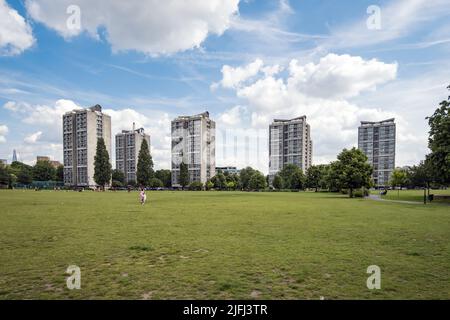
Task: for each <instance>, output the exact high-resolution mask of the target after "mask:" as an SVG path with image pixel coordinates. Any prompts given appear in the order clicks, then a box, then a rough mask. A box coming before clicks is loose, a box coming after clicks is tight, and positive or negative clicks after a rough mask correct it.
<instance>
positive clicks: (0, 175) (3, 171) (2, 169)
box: [0, 163, 10, 186]
mask: <svg viewBox="0 0 450 320" xmlns="http://www.w3.org/2000/svg"><path fill="white" fill-rule="evenodd" d="M9 180H10V173H9V172H8V168H7V167H6V166H5V165H4V164H3V163H0V186H7V185H8V184H9Z"/></svg>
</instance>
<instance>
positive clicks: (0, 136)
mask: <svg viewBox="0 0 450 320" xmlns="http://www.w3.org/2000/svg"><path fill="white" fill-rule="evenodd" d="M8 131H9V129H8V127H7V126H5V125H0V143H4V142H6V137H5V136H6V135H7V134H8Z"/></svg>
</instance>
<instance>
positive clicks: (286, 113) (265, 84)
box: [220, 54, 406, 171]
mask: <svg viewBox="0 0 450 320" xmlns="http://www.w3.org/2000/svg"><path fill="white" fill-rule="evenodd" d="M266 67H268V66H266ZM230 68H232V67H229V68H224V69H225V70H230ZM238 68H239V67H238ZM238 68H232V69H233V70H236V69H238ZM280 68H281V67H279V66H277V67H276V68H274V69H275V70H278V69H280ZM224 69H222V70H224ZM243 69H245V67H244V68H243ZM287 71H288V72H287V74H286V75H284V74H281V75H279V76H278V75H277V74H278V73H264V72H263V73H259V74H258V76H257V77H255V78H252V79H251V81H248V82H235V83H234V85H233V86H232V88H233V89H234V90H235V92H236V96H237V97H238V98H239V99H240V102H241V104H242V105H244V106H246V108H245V109H243V108H237V107H233V108H231V109H229V110H227V111H225V112H224V113H223V114H222V115H221V116H220V118H224V119H225V120H227V119H228V118H229V119H239V118H240V117H242V116H243V112H242V111H243V110H246V112H248V113H249V114H250V123H251V128H253V129H264V130H267V128H268V125H269V124H270V122H271V121H272V120H273V119H274V118H293V117H297V116H301V115H306V116H307V118H308V122H309V123H310V124H311V128H312V138H313V141H314V162H315V163H322V162H328V161H331V160H333V159H334V158H335V156H336V154H337V153H338V151H340V150H342V148H344V147H351V146H353V145H355V143H356V141H357V127H358V125H359V121H361V120H374V121H375V120H382V119H386V118H390V117H396V118H397V119H398V120H400V119H399V116H398V115H397V114H395V113H393V112H388V111H385V110H382V109H380V108H365V107H361V106H359V105H357V104H355V103H353V102H351V100H350V98H352V97H355V96H358V95H361V94H362V93H363V92H365V91H370V90H372V91H373V90H376V88H377V86H379V85H381V84H384V83H386V82H388V81H390V80H393V79H395V78H396V73H397V64H396V63H393V64H388V63H384V62H380V61H377V60H364V59H362V58H361V57H354V56H349V55H336V54H329V55H327V56H325V57H323V58H322V59H320V60H319V61H318V63H308V64H303V65H302V64H300V63H299V62H298V61H297V60H292V61H291V62H290V63H289V64H288V66H287ZM222 81H223V79H222ZM402 120H403V119H402ZM225 122H226V121H225ZM229 122H230V121H229ZM231 122H233V121H231ZM405 122H406V121H402V126H399V130H400V131H402V130H404V128H405V126H404V125H405ZM265 166H267V164H266V165H265ZM265 171H266V170H265Z"/></svg>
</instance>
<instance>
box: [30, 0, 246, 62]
mask: <svg viewBox="0 0 450 320" xmlns="http://www.w3.org/2000/svg"><path fill="white" fill-rule="evenodd" d="M238 4H239V0H209V1H200V0H185V1H178V0H166V1H159V0H147V1H142V0H128V1H111V0H98V1H89V0H60V1H56V2H55V1H53V0H27V1H26V7H27V11H28V13H29V14H30V16H31V17H32V18H33V19H34V20H36V21H39V22H41V23H43V24H45V25H46V26H48V27H50V28H52V29H54V30H56V31H57V32H58V33H59V34H61V35H62V36H64V37H65V38H70V37H74V36H77V35H79V34H80V33H81V32H83V31H86V32H88V33H89V34H90V35H92V36H94V37H97V38H99V37H100V36H99V29H101V28H104V29H105V31H106V33H107V35H106V38H107V40H108V41H109V42H110V43H111V45H112V49H113V51H122V50H136V51H140V52H144V53H147V54H170V53H174V52H177V51H184V50H188V49H192V48H196V47H199V46H200V45H201V44H202V42H203V41H204V40H205V39H206V38H207V36H208V35H209V34H216V35H221V34H222V33H223V32H224V31H225V30H227V29H228V28H229V25H230V19H231V17H232V16H234V15H236V14H237V13H238ZM69 5H78V6H79V7H80V9H81V29H69V28H67V24H66V21H67V19H68V17H69V15H68V14H66V10H67V7H68V6H69Z"/></svg>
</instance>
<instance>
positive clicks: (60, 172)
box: [56, 165, 64, 182]
mask: <svg viewBox="0 0 450 320" xmlns="http://www.w3.org/2000/svg"><path fill="white" fill-rule="evenodd" d="M56 181H60V182H62V181H64V166H63V165H60V166H58V168H56Z"/></svg>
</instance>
